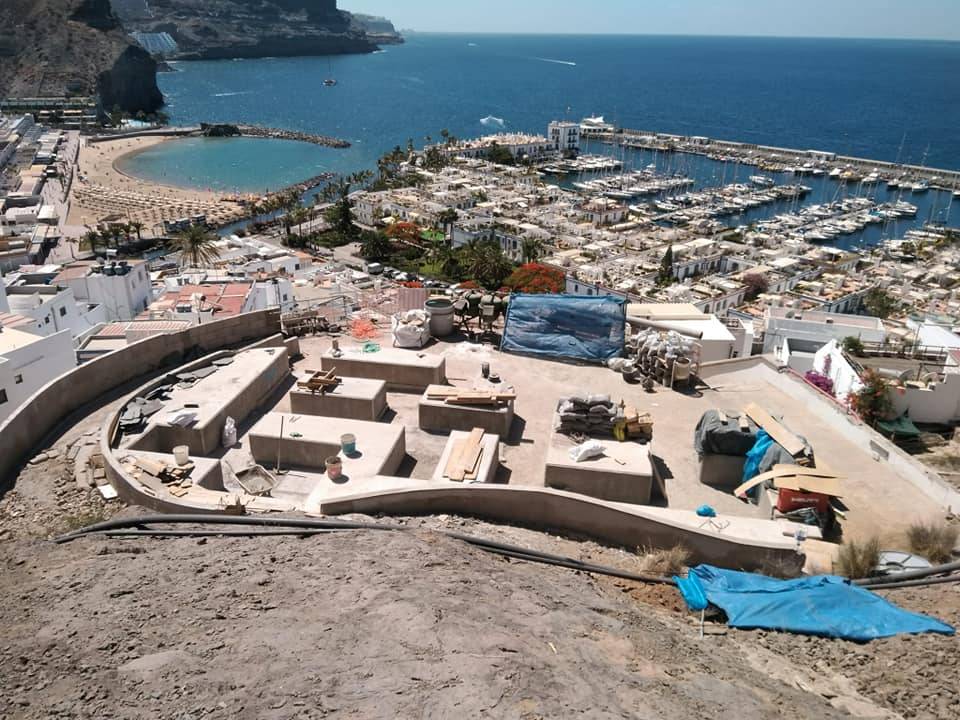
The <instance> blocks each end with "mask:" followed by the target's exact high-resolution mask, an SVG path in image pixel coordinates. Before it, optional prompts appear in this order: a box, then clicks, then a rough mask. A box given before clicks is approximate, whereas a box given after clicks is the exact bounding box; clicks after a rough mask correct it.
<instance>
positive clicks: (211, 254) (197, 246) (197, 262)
mask: <svg viewBox="0 0 960 720" xmlns="http://www.w3.org/2000/svg"><path fill="white" fill-rule="evenodd" d="M216 239H217V237H216V235H214V234H213V233H211V232H210V231H209V230H207V228H206V227H205V226H204V225H191V226H190V227H189V228H188V229H187V230H184V231H183V232H182V233H180V234H178V235H176V236H175V237H174V238H173V240H172V241H171V249H172V250H175V251H178V252H179V253H180V257H181V261H184V260H186V261H189V263H190V267H202V266H205V265H210V264H212V263H213V262H214V261H215V260H216V259H217V258H219V257H220V249H219V248H218V247H217V246H216V245H214V242H216ZM181 264H182V262H181Z"/></svg>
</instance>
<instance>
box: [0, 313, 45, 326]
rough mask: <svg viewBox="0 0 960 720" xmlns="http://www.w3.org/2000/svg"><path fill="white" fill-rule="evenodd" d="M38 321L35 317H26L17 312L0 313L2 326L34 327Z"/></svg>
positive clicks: (0, 324)
mask: <svg viewBox="0 0 960 720" xmlns="http://www.w3.org/2000/svg"><path fill="white" fill-rule="evenodd" d="M36 322H37V321H36V320H34V319H33V318H29V317H26V316H25V315H17V314H16V313H0V327H5V328H18V327H33V326H34V325H36Z"/></svg>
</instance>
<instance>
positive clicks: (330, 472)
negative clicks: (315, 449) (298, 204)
mask: <svg viewBox="0 0 960 720" xmlns="http://www.w3.org/2000/svg"><path fill="white" fill-rule="evenodd" d="M324 465H325V466H326V468H327V477H328V478H330V479H331V480H336V479H337V478H338V477H340V475H341V473H343V461H342V460H340V457H339V456H338V455H334V456H333V457H328V458H327V459H326V460H325V461H324Z"/></svg>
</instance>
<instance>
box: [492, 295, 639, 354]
mask: <svg viewBox="0 0 960 720" xmlns="http://www.w3.org/2000/svg"><path fill="white" fill-rule="evenodd" d="M625 328H626V313H625V304H624V300H623V299H622V298H618V297H613V296H606V295H605V296H599V297H590V296H585V295H525V294H515V295H511V296H510V305H509V307H508V309H507V319H506V324H505V326H504V329H503V341H502V343H501V345H500V349H501V350H504V351H505V352H515V353H523V354H526V355H538V356H540V357H547V358H555V359H564V358H565V359H571V360H582V361H584V362H605V361H606V360H609V359H610V358H614V357H619V356H620V355H622V354H623V343H624V335H625Z"/></svg>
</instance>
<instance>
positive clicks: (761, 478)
mask: <svg viewBox="0 0 960 720" xmlns="http://www.w3.org/2000/svg"><path fill="white" fill-rule="evenodd" d="M779 467H783V468H790V470H770V471H769V472H765V473H760V474H759V475H755V476H754V477H752V478H751V479H749V480H747V481H746V482H745V483H743V484H742V485H739V486H738V487H736V488H734V490H733V494H734V495H737V496H743V495H744V494H746V492H747V490H752V489H753V488H755V487H756V486H757V485H762V484H763V483H765V482H766V481H767V480H776V479H777V478H778V477H785V476H787V475H793V474H794V470H793V468H796V467H797V466H796V465H780V466H779Z"/></svg>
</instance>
